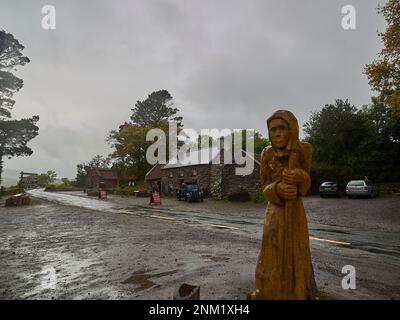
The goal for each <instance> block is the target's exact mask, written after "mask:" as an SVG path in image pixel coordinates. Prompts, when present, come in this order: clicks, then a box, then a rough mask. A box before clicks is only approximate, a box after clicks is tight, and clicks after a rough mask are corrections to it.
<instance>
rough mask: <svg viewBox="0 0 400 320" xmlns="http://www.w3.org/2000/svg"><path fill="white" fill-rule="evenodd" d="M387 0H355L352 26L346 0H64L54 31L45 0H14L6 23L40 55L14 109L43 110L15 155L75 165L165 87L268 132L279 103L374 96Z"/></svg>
mask: <svg viewBox="0 0 400 320" xmlns="http://www.w3.org/2000/svg"><path fill="white" fill-rule="evenodd" d="M378 3H379V1H378V0H377V1H375V0H371V1H364V0H354V1H352V4H353V5H354V6H355V7H356V10H357V11H356V12H357V29H356V30H355V31H345V30H343V29H342V28H341V18H342V14H341V8H342V6H344V5H346V4H348V3H347V2H346V1H342V0H340V1H330V0H321V1H316V0H303V1H294V0H293V1H292V0H271V1H264V0H254V1H239V0H224V1H213V0H204V1H194V0H192V1H186V0H185V1H183V0H166V1H156V0H150V1H144V0H143V1H127V0H126V1H105V0H103V1H83V2H82V1H76V0H75V1H68V2H66V1H59V0H58V1H53V3H52V4H53V5H54V6H55V8H56V10H57V29H56V30H55V31H45V30H43V29H41V27H40V21H41V17H42V16H41V13H40V11H41V8H42V6H43V5H45V4H47V3H46V2H45V1H34V2H33V1H32V2H26V1H22V0H17V1H14V0H13V1H11V0H3V1H2V10H1V12H0V21H2V25H3V28H4V29H5V30H7V31H8V32H11V33H13V34H14V35H15V37H16V38H17V39H18V40H19V41H20V42H21V43H22V44H24V45H25V47H26V49H25V53H26V54H27V55H28V56H29V57H30V58H31V60H32V61H31V63H30V64H28V65H26V66H24V67H23V68H20V70H19V71H18V74H19V75H20V76H21V77H22V78H23V79H24V87H23V89H22V90H21V91H20V93H18V94H17V95H16V96H15V97H16V101H17V103H16V106H15V110H14V116H15V117H17V118H18V117H27V116H31V115H33V114H39V115H40V117H41V120H40V123H39V125H40V135H39V136H38V137H37V138H35V140H33V141H32V142H31V145H32V147H33V148H34V152H35V153H34V155H33V156H32V157H30V158H17V159H11V160H7V161H6V164H5V165H6V167H8V168H14V169H18V170H19V169H23V170H28V169H29V170H30V171H37V172H44V171H47V170H48V169H53V170H56V171H57V172H58V173H59V175H60V176H68V177H74V176H75V166H76V164H77V163H80V162H83V161H88V160H89V159H90V158H91V157H93V156H94V155H96V154H103V155H105V154H107V153H108V152H109V149H108V147H107V145H106V143H105V142H104V139H105V138H106V136H107V134H108V132H109V131H110V130H113V129H116V128H117V127H118V125H119V124H121V123H123V122H124V121H128V120H129V116H130V109H131V108H132V107H133V105H134V104H135V102H136V101H137V100H142V99H145V98H146V97H147V95H148V94H149V93H151V92H152V91H154V90H159V89H167V90H169V91H170V93H171V94H172V95H173V96H174V98H175V101H176V105H177V106H178V107H179V108H180V110H181V113H182V115H183V117H184V124H185V126H186V127H192V128H194V129H196V130H200V129H201V128H218V129H223V128H225V127H227V128H231V129H234V128H254V129H256V130H259V131H261V132H262V133H264V134H265V119H266V118H267V117H268V115H270V114H271V113H272V112H273V111H274V110H275V109H276V108H282V107H286V108H289V109H290V110H292V111H293V112H294V113H295V114H296V115H297V117H298V119H299V122H300V124H303V123H304V122H305V121H307V119H308V117H309V115H310V112H311V111H313V110H316V109H318V108H320V107H322V106H323V105H324V104H325V103H331V102H333V100H334V99H336V98H349V99H350V101H351V102H352V103H354V104H356V105H358V106H360V105H362V104H365V103H368V102H369V98H370V96H371V95H372V93H371V92H370V89H369V86H368V84H367V80H366V77H365V75H363V74H362V72H363V67H364V65H365V64H366V63H369V62H370V61H372V59H373V58H374V57H375V56H376V53H377V52H378V51H379V48H380V46H381V45H380V42H379V38H378V36H377V34H376V31H377V30H378V29H379V30H383V28H384V21H383V19H382V17H380V16H378V15H377V13H376V7H377V6H378ZM21 8H23V9H21Z"/></svg>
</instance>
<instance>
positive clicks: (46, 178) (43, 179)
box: [37, 170, 57, 187]
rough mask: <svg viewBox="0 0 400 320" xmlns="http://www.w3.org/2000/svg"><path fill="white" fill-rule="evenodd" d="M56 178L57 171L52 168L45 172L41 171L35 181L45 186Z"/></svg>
mask: <svg viewBox="0 0 400 320" xmlns="http://www.w3.org/2000/svg"><path fill="white" fill-rule="evenodd" d="M56 178H57V173H56V172H55V171H53V170H49V171H47V172H46V173H41V174H39V175H38V177H37V183H38V185H39V186H40V187H45V186H47V185H48V184H50V183H53V182H54V181H55V180H56Z"/></svg>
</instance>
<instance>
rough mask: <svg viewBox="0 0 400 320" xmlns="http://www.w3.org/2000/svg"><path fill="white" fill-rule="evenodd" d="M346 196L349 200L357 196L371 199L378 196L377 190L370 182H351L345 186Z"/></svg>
mask: <svg viewBox="0 0 400 320" xmlns="http://www.w3.org/2000/svg"><path fill="white" fill-rule="evenodd" d="M346 195H347V196H348V197H349V198H355V197H358V196H364V197H369V198H373V197H377V196H379V189H378V186H377V185H375V184H374V183H373V182H372V181H371V180H351V181H350V182H349V183H348V184H347V186H346Z"/></svg>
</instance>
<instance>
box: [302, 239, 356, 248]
mask: <svg viewBox="0 0 400 320" xmlns="http://www.w3.org/2000/svg"><path fill="white" fill-rule="evenodd" d="M310 239H311V240H316V241H322V242H329V243H335V244H343V245H345V246H349V245H351V243H350V242H342V241H335V240H328V239H322V238H316V237H310Z"/></svg>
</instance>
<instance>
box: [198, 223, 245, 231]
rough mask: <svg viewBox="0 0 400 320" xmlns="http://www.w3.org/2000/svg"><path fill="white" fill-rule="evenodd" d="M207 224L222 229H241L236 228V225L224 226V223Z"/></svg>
mask: <svg viewBox="0 0 400 320" xmlns="http://www.w3.org/2000/svg"><path fill="white" fill-rule="evenodd" d="M206 225H207V226H210V227H213V228H220V229H230V230H239V228H235V227H228V226H224V225H222V224H210V223H207V224H206Z"/></svg>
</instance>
